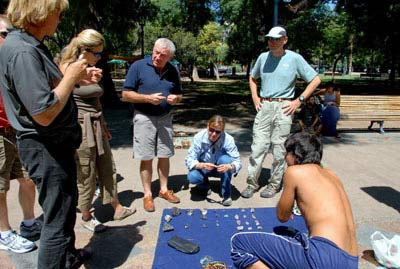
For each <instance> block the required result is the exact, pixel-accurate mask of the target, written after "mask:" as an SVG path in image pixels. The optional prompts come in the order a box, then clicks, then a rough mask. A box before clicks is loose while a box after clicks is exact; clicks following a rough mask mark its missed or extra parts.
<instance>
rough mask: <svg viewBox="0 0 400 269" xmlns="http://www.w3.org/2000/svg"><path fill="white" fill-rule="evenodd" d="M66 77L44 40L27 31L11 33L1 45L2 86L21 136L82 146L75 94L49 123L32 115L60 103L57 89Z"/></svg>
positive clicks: (11, 120)
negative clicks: (43, 123)
mask: <svg viewBox="0 0 400 269" xmlns="http://www.w3.org/2000/svg"><path fill="white" fill-rule="evenodd" d="M62 77H63V75H62V73H61V71H60V70H59V68H58V66H57V65H56V64H55V63H54V62H53V60H52V56H51V54H50V52H49V50H48V49H47V47H46V46H45V45H44V44H43V43H42V42H40V41H38V40H37V39H36V38H35V37H33V36H32V35H30V34H29V33H27V32H25V31H24V30H20V29H17V30H14V31H12V32H10V34H9V35H8V36H7V39H6V40H5V41H4V42H3V45H2V46H1V48H0V85H1V88H2V96H3V101H4V106H5V108H6V113H7V117H8V119H9V121H10V123H11V125H12V126H13V127H14V129H16V130H17V136H18V137H24V136H27V135H38V136H39V137H40V138H42V139H44V140H43V141H48V142H49V143H65V142H68V143H72V144H73V145H74V146H75V147H76V146H79V144H80V141H81V138H82V134H81V129H80V126H79V123H78V120H77V116H78V111H77V108H76V105H75V102H74V99H73V97H72V95H71V96H70V97H69V99H68V101H67V103H66V104H65V106H64V108H63V110H62V111H61V112H60V113H59V114H58V115H57V117H56V118H55V119H54V121H53V122H52V123H51V124H50V125H49V126H41V125H39V124H37V123H36V122H35V121H34V120H33V118H32V116H34V115H37V114H40V113H42V112H44V111H46V110H48V109H49V108H51V107H52V106H53V105H55V104H56V103H57V95H56V94H55V93H54V91H53V89H54V88H56V87H57V85H58V83H59V82H60V81H61V79H62Z"/></svg>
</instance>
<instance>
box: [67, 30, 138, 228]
mask: <svg viewBox="0 0 400 269" xmlns="http://www.w3.org/2000/svg"><path fill="white" fill-rule="evenodd" d="M103 49H104V37H103V36H102V35H101V34H100V33H99V32H97V31H96V30H93V29H87V30H84V31H82V32H81V33H79V34H78V36H76V37H75V38H74V39H72V40H71V42H70V43H69V45H68V46H67V47H66V48H65V49H64V51H63V52H62V57H61V61H60V68H61V70H62V72H65V71H67V70H68V68H69V66H70V64H72V63H74V62H76V61H80V60H86V61H87V62H88V64H89V65H91V66H94V65H96V63H97V62H98V61H99V60H100V59H101V54H102V52H103ZM102 94H103V89H102V88H101V87H100V86H99V85H98V84H96V85H91V86H80V87H76V88H75V89H74V91H73V96H74V99H75V102H76V104H77V106H78V119H79V123H80V125H81V127H82V134H83V138H82V143H81V145H80V147H79V149H78V151H77V152H78V159H77V167H78V190H79V198H78V208H79V209H80V211H81V213H82V221H83V222H82V225H83V227H85V228H86V229H88V230H90V231H92V232H101V231H103V230H104V229H105V228H106V226H104V225H102V224H101V223H100V222H99V221H98V220H97V219H96V218H95V217H94V216H92V214H91V212H90V208H91V206H92V200H93V197H94V193H95V189H96V177H97V178H98V181H99V185H100V192H101V194H102V195H101V198H102V200H103V203H111V206H112V207H113V208H114V210H115V213H114V220H122V219H124V218H126V217H128V216H130V215H132V214H133V213H135V211H136V210H135V209H130V208H127V207H124V206H122V205H121V204H120V202H119V200H118V191H117V181H116V177H115V166H114V161H113V156H112V153H111V149H110V144H109V142H108V140H109V139H111V133H110V132H109V130H108V128H107V125H106V122H105V119H104V116H103V114H102V107H101V104H100V99H99V98H100V96H101V95H102Z"/></svg>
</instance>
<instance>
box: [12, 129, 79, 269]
mask: <svg viewBox="0 0 400 269" xmlns="http://www.w3.org/2000/svg"><path fill="white" fill-rule="evenodd" d="M17 145H18V149H19V154H20V158H21V161H22V163H23V165H24V166H25V168H26V170H27V171H28V172H29V176H30V178H31V179H32V180H33V181H34V182H35V184H36V186H37V189H38V192H39V197H38V200H39V204H40V206H41V207H42V209H43V215H44V223H43V229H42V234H41V237H40V247H39V254H38V268H40V269H41V268H43V269H44V268H46V269H53V268H54V269H64V268H65V266H66V265H65V264H66V259H67V253H73V252H74V250H75V232H74V226H75V221H76V205H77V199H78V190H77V182H76V178H77V177H76V173H77V172H76V164H75V160H74V154H75V151H76V150H75V147H74V146H73V144H72V143H62V144H52V143H50V142H49V141H45V140H44V139H40V138H38V137H36V136H33V137H25V138H20V139H18V142H17Z"/></svg>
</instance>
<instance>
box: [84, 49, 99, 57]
mask: <svg viewBox="0 0 400 269" xmlns="http://www.w3.org/2000/svg"><path fill="white" fill-rule="evenodd" d="M85 51H87V52H90V53H92V54H93V56H94V57H96V58H100V57H101V54H102V53H103V52H102V51H100V52H94V51H92V50H90V49H85Z"/></svg>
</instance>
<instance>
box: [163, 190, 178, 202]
mask: <svg viewBox="0 0 400 269" xmlns="http://www.w3.org/2000/svg"><path fill="white" fill-rule="evenodd" d="M158 196H159V197H161V198H164V199H165V200H167V201H168V202H170V203H173V204H177V203H179V202H180V201H181V200H179V198H178V196H176V195H175V194H174V192H173V191H172V190H168V191H166V192H161V191H160V192H159V193H158Z"/></svg>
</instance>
